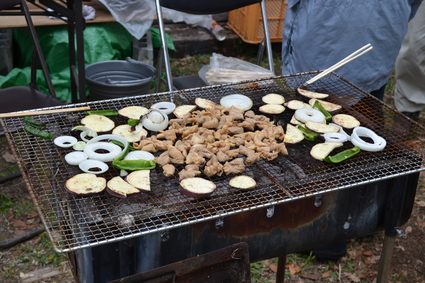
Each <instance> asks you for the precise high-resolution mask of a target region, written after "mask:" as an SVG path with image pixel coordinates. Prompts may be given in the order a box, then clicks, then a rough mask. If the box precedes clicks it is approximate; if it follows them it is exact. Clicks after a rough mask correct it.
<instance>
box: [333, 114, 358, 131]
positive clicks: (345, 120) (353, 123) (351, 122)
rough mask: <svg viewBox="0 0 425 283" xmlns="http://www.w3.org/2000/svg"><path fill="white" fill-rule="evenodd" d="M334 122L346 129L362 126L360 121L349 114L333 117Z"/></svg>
mask: <svg viewBox="0 0 425 283" xmlns="http://www.w3.org/2000/svg"><path fill="white" fill-rule="evenodd" d="M332 122H334V123H335V124H337V125H340V126H341V127H343V128H346V129H354V128H355V127H358V126H360V121H359V120H357V119H356V118H355V117H353V116H351V115H348V114H336V115H334V116H333V117H332Z"/></svg>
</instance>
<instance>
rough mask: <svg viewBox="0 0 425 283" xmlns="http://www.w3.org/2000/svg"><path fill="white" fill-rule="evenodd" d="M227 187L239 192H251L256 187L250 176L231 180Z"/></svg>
mask: <svg viewBox="0 0 425 283" xmlns="http://www.w3.org/2000/svg"><path fill="white" fill-rule="evenodd" d="M229 185H230V186H232V187H234V188H237V189H241V190H251V189H253V188H255V187H256V186H257V182H255V180H254V179H253V178H251V177H250V176H246V175H241V176H236V177H234V178H232V179H231V180H230V181H229Z"/></svg>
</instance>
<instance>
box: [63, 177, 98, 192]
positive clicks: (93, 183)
mask: <svg viewBox="0 0 425 283" xmlns="http://www.w3.org/2000/svg"><path fill="white" fill-rule="evenodd" d="M65 188H66V190H68V191H69V192H70V193H73V194H77V195H93V194H98V193H100V192H102V191H103V190H104V189H105V188H106V179H105V178H103V177H97V176H96V175H95V174H92V173H81V174H78V175H75V176H74V177H72V178H70V179H68V180H67V181H66V183H65Z"/></svg>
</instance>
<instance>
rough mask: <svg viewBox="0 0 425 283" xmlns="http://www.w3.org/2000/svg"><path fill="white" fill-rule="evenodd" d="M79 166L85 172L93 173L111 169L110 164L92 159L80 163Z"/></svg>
mask: <svg viewBox="0 0 425 283" xmlns="http://www.w3.org/2000/svg"><path fill="white" fill-rule="evenodd" d="M78 167H80V169H81V170H82V171H84V172H85V173H92V174H102V173H105V172H106V171H107V170H108V169H109V167H108V165H107V164H106V163H105V162H102V161H100V160H90V159H87V160H85V161H83V162H81V163H80V164H78ZM96 169H97V170H96Z"/></svg>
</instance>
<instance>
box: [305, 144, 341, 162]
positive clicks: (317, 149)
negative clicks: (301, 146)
mask: <svg viewBox="0 0 425 283" xmlns="http://www.w3.org/2000/svg"><path fill="white" fill-rule="evenodd" d="M342 145H343V144H342V143H339V142H330V143H318V144H316V145H314V146H313V147H312V148H311V151H310V154H311V156H313V157H314V158H315V159H317V160H323V159H325V158H326V157H327V156H328V155H329V154H330V153H331V152H332V150H334V149H335V148H337V147H340V146H342Z"/></svg>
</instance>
